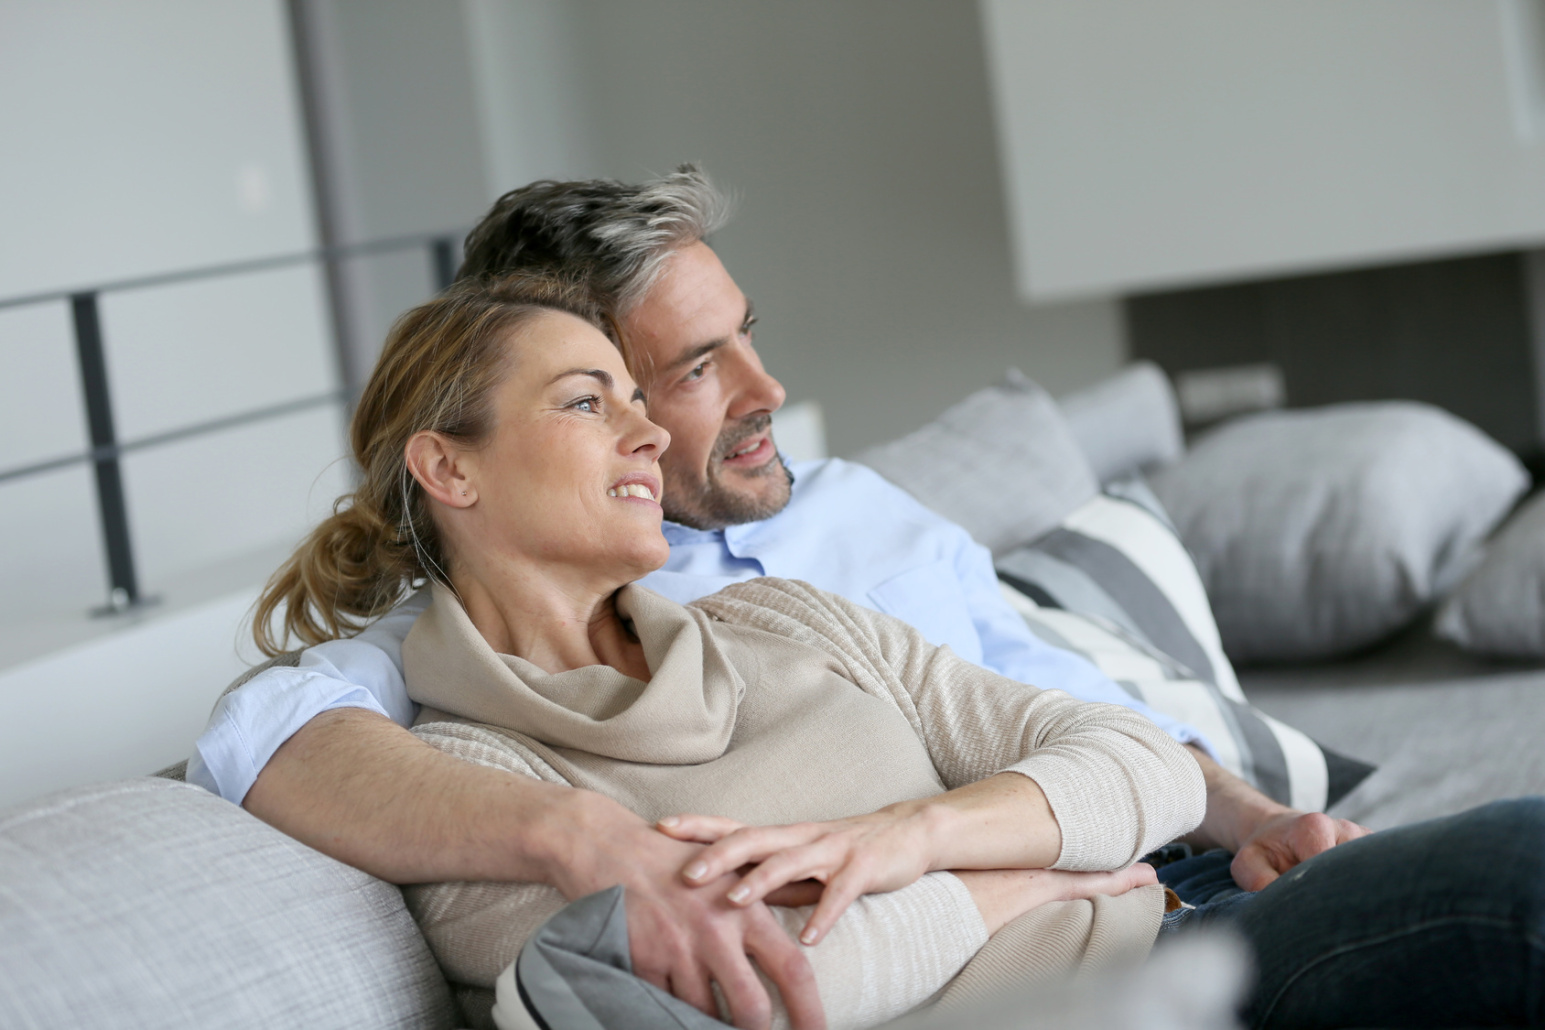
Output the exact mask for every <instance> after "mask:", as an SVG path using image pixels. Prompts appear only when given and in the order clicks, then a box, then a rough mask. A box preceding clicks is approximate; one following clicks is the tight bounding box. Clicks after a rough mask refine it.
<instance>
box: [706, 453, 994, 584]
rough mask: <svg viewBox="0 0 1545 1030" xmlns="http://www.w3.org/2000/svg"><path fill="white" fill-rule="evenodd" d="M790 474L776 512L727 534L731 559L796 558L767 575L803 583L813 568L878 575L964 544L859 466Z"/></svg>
mask: <svg viewBox="0 0 1545 1030" xmlns="http://www.w3.org/2000/svg"><path fill="white" fill-rule="evenodd" d="M792 471H793V472H794V491H793V494H792V496H791V497H790V499H789V503H788V505H787V507H785V508H784V509H783V511H781V512H779V513H778V514H777V515H774V516H773V517H772V518H770V519H766V520H764V521H762V522H758V523H749V524H746V525H744V526H741V527H732V528H731V529H730V530H729V531H728V532H729V535H730V537H731V538H732V546H733V547H735V548H737V549H740V550H739V551H738V553H756V554H758V556H763V557H765V556H769V555H771V554H773V553H780V554H783V555H784V556H785V557H786V558H787V557H790V556H791V555H795V554H797V555H799V556H800V557H799V560H797V561H794V563H793V565H791V566H788V568H787V569H784V568H781V567H779V568H773V567H769V568H768V570H767V571H769V572H774V573H776V574H780V575H781V574H792V575H794V576H795V577H796V578H798V577H805V578H809V576H811V575H812V574H813V571H812V570H813V569H814V568H815V567H817V566H821V565H823V564H829V563H831V562H835V563H836V564H837V565H840V566H842V567H844V568H849V569H858V568H863V569H864V570H865V572H866V575H868V574H873V575H879V574H881V573H884V572H885V571H886V570H894V568H895V567H897V563H898V562H899V563H901V564H902V565H909V564H916V563H917V562H919V561H923V560H929V561H931V560H937V559H938V558H942V557H944V556H946V555H947V554H952V553H954V552H955V551H957V550H958V549H959V548H960V547H962V546H965V545H966V544H968V543H969V541H970V536H969V535H968V534H967V533H966V531H965V530H963V529H961V528H960V527H959V526H957V525H955V523H953V522H951V521H949V520H948V519H946V518H944V517H943V516H942V515H939V514H938V513H936V512H934V511H931V510H929V509H928V508H926V507H924V506H923V505H922V504H921V503H919V502H918V501H917V500H916V499H915V498H914V497H912V495H911V494H909V493H907V492H906V491H905V490H903V489H901V488H900V487H898V486H896V485H895V484H894V483H892V482H890V481H889V480H887V479H885V478H884V477H882V476H881V475H880V474H879V473H878V472H875V471H874V470H873V469H871V468H868V467H867V466H864V465H859V464H857V463H855V462H851V461H844V460H842V459H841V458H827V459H825V460H822V461H812V462H800V463H798V464H796V465H794V466H793V467H792ZM812 563H814V564H813V565H812ZM774 564H775V565H777V566H781V565H782V564H783V563H781V562H775V563H774ZM822 585H824V586H827V587H830V586H831V584H830V583H823V584H822ZM839 592H842V593H846V592H847V591H845V590H843V591H839Z"/></svg>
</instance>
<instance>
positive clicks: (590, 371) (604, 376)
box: [547, 368, 615, 390]
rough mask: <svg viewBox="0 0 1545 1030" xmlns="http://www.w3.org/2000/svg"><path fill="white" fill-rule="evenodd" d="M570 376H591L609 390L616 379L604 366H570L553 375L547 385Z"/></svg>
mask: <svg viewBox="0 0 1545 1030" xmlns="http://www.w3.org/2000/svg"><path fill="white" fill-rule="evenodd" d="M569 376H589V377H590V378H591V379H594V380H596V381H598V382H599V383H600V384H601V385H602V386H604V387H605V388H606V389H608V390H610V389H611V388H612V384H613V383H614V382H615V380H613V379H612V374H611V373H610V372H608V371H606V370H605V369H604V368H570V369H565V370H564V371H562V372H559V373H558V374H557V375H555V376H553V377H552V378H551V379H549V380H548V381H547V385H548V386H551V385H553V384H554V383H556V382H557V381H558V380H560V379H567V378H568V377H569Z"/></svg>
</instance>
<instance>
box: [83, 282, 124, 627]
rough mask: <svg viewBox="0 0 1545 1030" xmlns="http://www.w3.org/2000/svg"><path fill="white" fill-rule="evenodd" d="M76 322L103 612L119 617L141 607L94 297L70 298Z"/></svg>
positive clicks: (105, 359) (88, 294)
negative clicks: (101, 560)
mask: <svg viewBox="0 0 1545 1030" xmlns="http://www.w3.org/2000/svg"><path fill="white" fill-rule="evenodd" d="M70 311H71V314H72V315H73V316H74V321H75V354H76V358H77V360H78V362H79V365H80V382H81V390H82V392H83V394H84V395H85V399H86V423H87V425H88V426H89V428H90V431H91V463H92V466H93V467H94V469H95V470H96V480H97V515H98V517H99V518H100V520H101V524H102V544H103V548H104V550H105V551H106V554H107V575H108V584H109V587H108V590H109V592H108V602H107V607H106V608H105V609H103V611H104V612H118V611H123V610H125V609H127V608H132V607H134V606H136V605H138V604H139V603H140V595H139V580H138V577H137V576H136V575H135V572H134V549H133V546H132V544H131V542H130V539H129V507H128V504H127V502H126V501H125V499H124V494H123V473H122V470H121V468H120V467H119V463H118V437H117V433H116V431H115V430H114V427H113V404H112V396H111V394H110V393H109V392H108V387H107V355H106V354H105V352H104V351H103V349H102V321H101V318H100V316H99V315H98V312H97V295H96V294H95V293H77V294H75V295H73V296H72V297H71V298H70Z"/></svg>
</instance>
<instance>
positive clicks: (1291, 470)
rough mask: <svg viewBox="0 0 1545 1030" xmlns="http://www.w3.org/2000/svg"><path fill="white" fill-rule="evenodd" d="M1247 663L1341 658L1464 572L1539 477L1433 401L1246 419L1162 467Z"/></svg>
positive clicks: (1222, 623) (1238, 653) (1171, 502)
mask: <svg viewBox="0 0 1545 1030" xmlns="http://www.w3.org/2000/svg"><path fill="white" fill-rule="evenodd" d="M1151 482H1152V485H1153V489H1154V492H1155V493H1157V494H1158V496H1159V499H1160V500H1161V501H1162V502H1163V504H1164V507H1165V509H1166V510H1167V511H1168V512H1169V514H1170V518H1171V519H1173V520H1174V523H1175V526H1176V528H1177V529H1178V530H1179V532H1180V537H1181V539H1182V540H1183V541H1184V542H1185V545H1186V548H1187V550H1189V551H1190V552H1191V556H1192V557H1193V558H1194V559H1195V561H1196V567H1197V571H1199V572H1200V573H1201V576H1202V581H1203V583H1205V584H1206V587H1207V594H1208V596H1209V597H1210V598H1211V599H1212V606H1213V612H1214V613H1215V615H1216V616H1217V620H1218V629H1219V631H1220V633H1221V634H1222V638H1223V646H1224V649H1225V650H1227V652H1228V654H1229V656H1230V657H1231V658H1232V659H1233V660H1234V661H1236V662H1248V661H1279V660H1287V661H1293V660H1309V659H1319V658H1329V657H1332V656H1335V655H1340V654H1345V653H1347V652H1350V651H1353V650H1356V649H1358V648H1361V647H1365V646H1367V645H1369V644H1372V643H1374V642H1376V641H1378V640H1379V639H1381V638H1383V637H1385V636H1387V635H1388V634H1389V633H1391V632H1393V631H1394V630H1396V629H1399V628H1400V627H1401V626H1402V625H1404V624H1405V623H1407V622H1408V621H1409V620H1410V619H1411V618H1412V617H1413V616H1414V615H1416V613H1417V612H1418V611H1419V610H1420V609H1421V608H1422V607H1423V606H1424V605H1426V604H1427V603H1428V602H1429V601H1431V600H1432V599H1433V598H1434V597H1435V596H1437V595H1438V594H1439V593H1441V592H1442V591H1443V590H1444V589H1445V588H1446V587H1448V586H1450V585H1452V583H1453V582H1454V581H1456V580H1457V579H1458V578H1459V576H1460V575H1462V574H1463V572H1464V571H1465V569H1466V567H1467V563H1468V562H1470V561H1472V560H1473V552H1474V549H1475V547H1476V546H1477V545H1478V544H1479V542H1480V541H1481V540H1483V539H1484V538H1485V536H1486V534H1487V533H1488V532H1490V531H1491V529H1492V527H1493V526H1495V525H1496V524H1497V522H1498V520H1500V519H1501V518H1502V516H1503V515H1505V514H1506V513H1507V511H1508V509H1509V508H1510V507H1512V505H1513V502H1514V501H1516V500H1517V499H1518V497H1519V495H1520V494H1521V493H1523V491H1524V489H1525V488H1526V487H1527V485H1528V482H1529V477H1528V474H1527V473H1526V472H1525V471H1524V469H1523V466H1522V465H1520V464H1519V463H1518V460H1517V459H1516V458H1514V457H1513V455H1512V454H1510V453H1508V451H1506V450H1505V449H1503V448H1502V447H1501V446H1500V445H1498V444H1497V443H1496V442H1495V441H1493V440H1491V439H1490V438H1489V437H1487V436H1486V435H1485V434H1483V433H1482V432H1481V431H1480V430H1478V429H1476V428H1475V427H1474V426H1472V425H1470V424H1469V423H1467V422H1464V421H1462V420H1460V419H1458V418H1455V417H1454V416H1453V415H1450V414H1448V413H1447V412H1444V411H1441V410H1439V409H1438V408H1434V407H1431V406H1430V405H1426V404H1416V403H1411V402H1406V401H1391V402H1380V403H1366V404H1345V405H1338V406H1335V407H1327V408H1315V409H1307V410H1298V411H1280V412H1270V413H1266V414H1260V415H1251V416H1247V417H1244V418H1240V419H1237V420H1234V421H1231V422H1228V423H1225V424H1224V425H1222V426H1220V427H1219V428H1217V429H1215V430H1213V431H1212V432H1211V433H1208V434H1207V435H1206V436H1204V437H1203V438H1202V439H1201V440H1200V441H1199V442H1198V443H1197V444H1196V445H1195V446H1194V447H1193V448H1192V450H1191V452H1190V453H1189V454H1188V455H1186V457H1185V458H1184V459H1183V460H1182V461H1180V462H1179V463H1177V464H1175V465H1171V466H1169V467H1168V468H1165V469H1161V470H1160V471H1158V472H1157V473H1155V475H1154V476H1153V477H1152V480H1151Z"/></svg>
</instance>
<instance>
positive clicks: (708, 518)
mask: <svg viewBox="0 0 1545 1030" xmlns="http://www.w3.org/2000/svg"><path fill="white" fill-rule="evenodd" d="M793 483H794V477H793V474H792V473H790V472H789V470H788V469H787V468H785V467H784V465H783V462H782V461H780V460H779V459H777V458H774V459H773V460H772V461H771V462H769V463H768V465H766V466H764V467H763V468H761V469H757V470H756V471H755V472H754V473H749V474H747V473H738V472H731V473H729V474H728V475H724V476H721V477H716V478H714V479H712V480H708V481H699V482H698V483H696V484H693V486H687V487H682V486H681V485H678V484H676V483H672V482H670V481H669V480H667V482H666V487H665V498H664V500H663V504H664V507H665V517H666V518H668V519H670V520H671V521H672V522H677V523H680V524H681V525H683V526H691V527H692V528H693V529H723V528H725V527H726V526H738V525H741V524H743V523H746V522H760V521H761V520H762V519H770V518H772V517H773V516H774V515H776V514H778V513H779V512H780V511H782V510H783V509H784V508H786V507H787V506H788V503H789V497H790V495H791V487H792V486H793Z"/></svg>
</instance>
